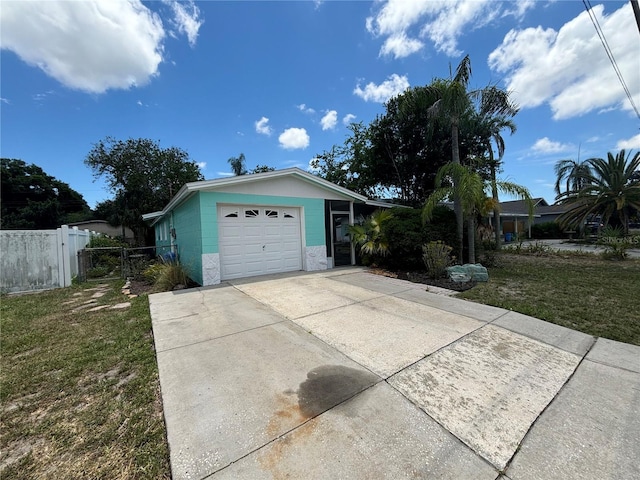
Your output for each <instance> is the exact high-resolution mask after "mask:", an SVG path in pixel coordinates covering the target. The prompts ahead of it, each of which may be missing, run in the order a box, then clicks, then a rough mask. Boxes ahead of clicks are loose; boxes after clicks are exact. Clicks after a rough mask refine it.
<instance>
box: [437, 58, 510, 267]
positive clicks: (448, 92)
mask: <svg viewBox="0 0 640 480" xmlns="http://www.w3.org/2000/svg"><path fill="white" fill-rule="evenodd" d="M470 78H471V59H470V58H469V55H466V56H465V57H464V58H463V59H462V61H461V62H460V64H459V65H458V67H457V68H456V74H455V76H453V77H452V78H450V79H448V80H437V81H435V82H433V83H432V84H431V85H430V86H428V87H427V89H428V90H429V91H430V93H431V94H432V95H434V96H435V98H437V100H436V101H435V102H434V103H433V105H432V106H431V107H430V108H429V113H430V114H431V115H432V116H434V117H437V118H439V119H441V120H444V121H446V122H447V123H448V124H449V125H451V160H452V162H453V163H454V164H458V165H459V164H460V163H461V162H460V146H459V142H458V137H459V133H460V132H459V129H460V122H461V120H462V119H463V118H464V117H465V116H467V115H470V114H471V113H473V112H474V110H475V111H476V112H478V113H479V114H480V115H481V116H482V117H487V118H490V117H492V116H496V115H497V116H501V115H502V116H513V115H515V114H516V113H517V111H518V108H517V107H516V106H515V105H514V104H513V103H512V102H511V100H510V98H509V92H506V91H504V90H502V89H501V88H499V87H497V86H495V85H490V86H488V87H485V88H483V89H479V90H471V91H470V90H468V87H469V79H470ZM474 103H475V104H476V105H475V106H474ZM454 181H455V180H454ZM454 190H456V189H454ZM454 193H455V192H454ZM453 204H454V211H455V212H456V223H457V229H458V232H457V233H458V245H457V247H458V248H457V250H458V251H457V253H458V255H459V258H462V253H463V245H462V243H463V224H464V218H463V211H462V205H461V201H460V198H458V196H457V193H455V194H454V197H453Z"/></svg>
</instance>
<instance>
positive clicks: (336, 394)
mask: <svg viewBox="0 0 640 480" xmlns="http://www.w3.org/2000/svg"><path fill="white" fill-rule="evenodd" d="M377 380H379V378H378V376H377V375H375V374H373V373H371V372H368V371H366V370H358V369H356V368H349V367H345V366H343V365H322V366H320V367H317V368H314V369H313V370H311V371H310V372H309V373H307V379H306V380H305V381H304V382H302V383H301V384H300V387H299V389H298V405H299V406H300V412H302V414H303V415H304V416H305V417H307V418H311V417H315V416H316V415H319V414H321V413H322V412H325V411H327V410H329V409H330V408H332V407H334V406H336V405H338V404H339V403H342V402H344V401H345V400H347V399H349V398H351V397H352V396H354V395H355V394H357V393H359V392H361V391H362V390H364V389H365V388H367V387H370V386H371V385H373V384H374V383H376V381H377Z"/></svg>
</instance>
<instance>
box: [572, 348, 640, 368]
mask: <svg viewBox="0 0 640 480" xmlns="http://www.w3.org/2000/svg"><path fill="white" fill-rule="evenodd" d="M593 344H594V345H595V342H593ZM589 350H591V348H589ZM587 353H589V352H587ZM585 357H586V355H585ZM585 361H587V362H590V363H595V364H598V365H602V366H604V367H609V368H615V369H617V370H623V371H625V372H629V373H633V374H635V375H638V372H637V371H636V370H630V369H628V368H624V367H620V366H617V365H611V364H610V363H605V362H599V361H597V360H592V359H590V358H585ZM580 363H582V362H580Z"/></svg>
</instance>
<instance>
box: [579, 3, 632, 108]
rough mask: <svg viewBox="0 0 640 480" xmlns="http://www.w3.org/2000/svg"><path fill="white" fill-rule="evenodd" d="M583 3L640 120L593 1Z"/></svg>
mask: <svg viewBox="0 0 640 480" xmlns="http://www.w3.org/2000/svg"><path fill="white" fill-rule="evenodd" d="M582 3H583V4H584V8H585V9H586V10H587V14H588V15H589V18H590V19H591V23H593V26H594V28H595V29H596V33H597V34H598V37H599V38H600V43H602V46H603V47H604V51H605V52H606V54H607V57H609V61H610V62H611V65H612V66H613V70H614V71H615V72H616V75H617V76H618V80H620V84H621V85H622V88H623V89H624V93H625V94H626V95H627V98H628V99H629V103H631V107H632V108H633V110H634V111H635V112H636V116H637V117H638V119H639V120H640V111H639V110H638V107H636V104H635V102H634V101H633V96H632V95H631V92H630V91H629V87H627V83H626V82H625V81H624V78H623V77H622V72H621V71H620V68H618V63H617V62H616V59H615V58H614V56H613V52H612V51H611V49H610V48H609V43H608V42H607V39H606V38H605V36H604V31H603V30H602V28H601V27H600V23H599V22H598V18H597V17H596V15H595V13H593V7H592V6H591V2H590V1H589V0H582Z"/></svg>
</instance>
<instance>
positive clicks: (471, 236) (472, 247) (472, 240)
mask: <svg viewBox="0 0 640 480" xmlns="http://www.w3.org/2000/svg"><path fill="white" fill-rule="evenodd" d="M467 245H468V247H469V263H476V218H475V216H474V215H469V217H468V218H467Z"/></svg>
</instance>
